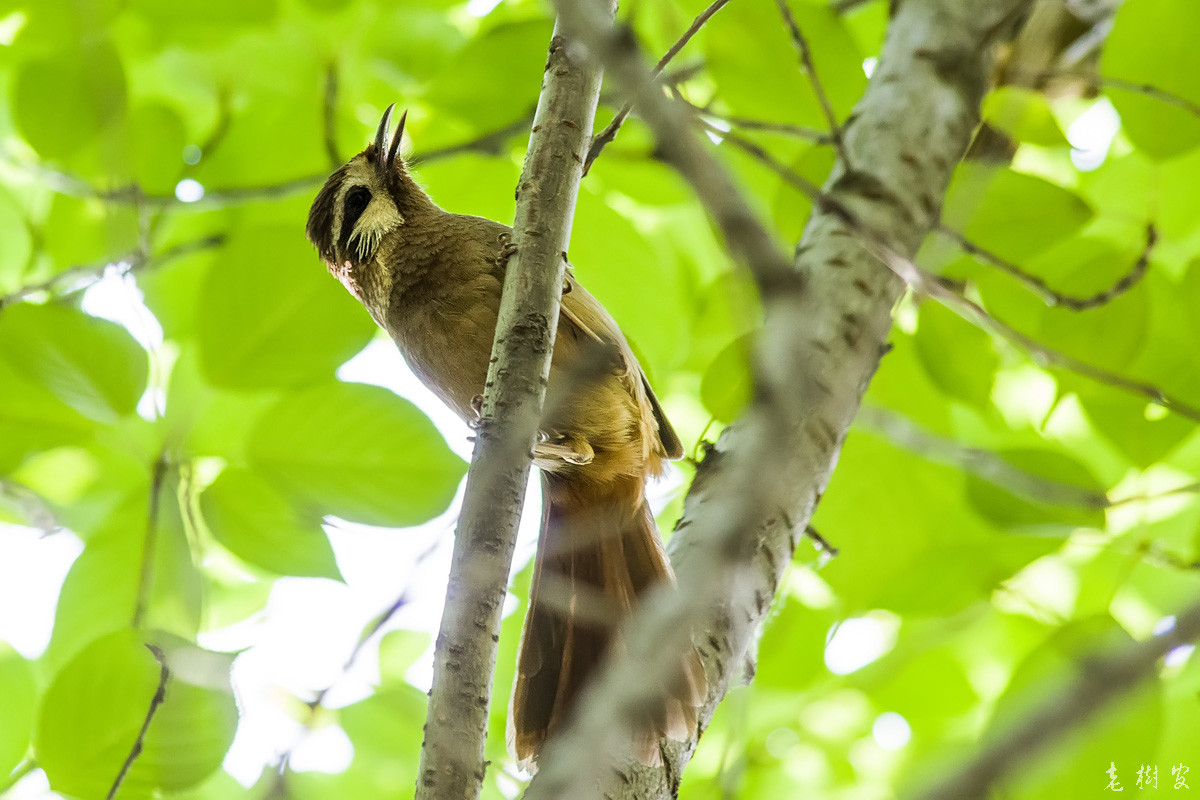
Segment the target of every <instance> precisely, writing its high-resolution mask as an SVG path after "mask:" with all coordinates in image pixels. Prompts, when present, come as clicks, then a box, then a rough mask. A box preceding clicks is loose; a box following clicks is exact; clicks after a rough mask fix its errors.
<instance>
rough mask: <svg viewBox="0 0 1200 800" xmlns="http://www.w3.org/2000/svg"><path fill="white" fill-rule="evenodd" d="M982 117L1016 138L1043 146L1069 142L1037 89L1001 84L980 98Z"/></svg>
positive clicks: (1063, 144) (1048, 103) (994, 126)
mask: <svg viewBox="0 0 1200 800" xmlns="http://www.w3.org/2000/svg"><path fill="white" fill-rule="evenodd" d="M983 120H984V122H986V123H988V124H989V125H991V126H992V127H993V128H995V129H997V130H1000V131H1003V132H1005V133H1007V134H1008V135H1009V136H1011V137H1012V138H1013V139H1016V140H1017V141H1018V142H1029V143H1030V144H1038V145H1043V146H1045V147H1066V146H1069V145H1070V142H1068V141H1067V136H1066V134H1065V133H1063V130H1062V128H1060V127H1059V125H1058V120H1057V119H1055V118H1054V112H1053V111H1051V109H1050V102H1049V100H1047V99H1046V95H1044V94H1042V93H1041V92H1034V91H1030V90H1029V89H1024V88H1021V87H1019V86H1001V87H999V88H997V89H996V90H995V91H993V92H992V93H991V94H989V95H988V96H987V97H986V98H984V101H983Z"/></svg>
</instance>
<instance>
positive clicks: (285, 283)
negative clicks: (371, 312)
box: [197, 224, 375, 389]
mask: <svg viewBox="0 0 1200 800" xmlns="http://www.w3.org/2000/svg"><path fill="white" fill-rule="evenodd" d="M200 303H201V306H202V307H203V308H205V309H206V310H207V313H206V314H205V315H204V316H202V317H200V318H199V319H198V320H197V341H198V343H199V346H200V363H201V365H202V366H203V368H204V373H205V375H206V376H207V377H208V378H209V379H210V380H211V381H212V382H213V383H214V384H216V385H217V386H228V387H231V388H239V389H248V388H262V387H270V386H292V385H295V384H302V383H311V382H313V381H316V380H319V379H321V378H323V377H325V378H327V377H331V376H332V375H333V372H334V370H336V369H337V368H338V367H339V366H341V364H342V363H344V362H345V361H347V360H349V358H350V357H351V356H353V355H354V354H355V353H357V352H358V351H359V350H361V349H362V348H363V347H365V346H366V344H367V342H368V341H370V340H371V337H372V336H374V334H375V325H374V323H373V322H372V321H371V318H370V316H368V314H367V313H366V312H365V311H364V310H363V309H362V307H361V306H359V305H358V304H357V303H356V302H354V300H353V299H352V298H350V297H349V296H348V295H347V294H346V292H345V291H344V290H342V289H341V287H339V286H338V285H337V283H336V282H335V281H334V280H333V279H331V278H330V277H329V275H328V274H327V273H326V271H325V269H324V268H323V267H322V266H321V265H320V263H319V262H318V261H317V259H316V258H315V257H314V255H313V253H312V250H311V248H310V247H309V246H308V244H307V243H306V242H305V241H304V234H303V231H302V230H300V227H299V225H298V224H297V226H296V227H295V228H294V229H290V228H283V227H270V228H253V229H249V230H244V231H240V232H238V233H237V234H235V235H234V237H233V238H232V240H231V241H230V243H229V245H228V246H227V247H226V248H225V249H224V251H223V253H222V255H221V257H220V258H219V259H218V260H217V261H216V262H215V263H214V264H213V266H212V268H211V269H210V270H209V271H208V274H207V275H206V276H205V278H204V283H203V286H202V288H201V295H200Z"/></svg>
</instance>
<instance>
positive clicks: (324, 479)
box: [249, 383, 466, 527]
mask: <svg viewBox="0 0 1200 800" xmlns="http://www.w3.org/2000/svg"><path fill="white" fill-rule="evenodd" d="M249 458H250V461H251V467H252V468H253V469H254V470H256V471H258V472H259V474H261V475H262V476H263V477H264V478H266V479H267V480H269V481H270V482H272V483H274V484H275V485H276V486H277V487H278V488H279V489H281V490H282V491H283V492H284V493H285V495H286V496H288V497H289V498H291V500H292V502H294V503H297V504H299V506H300V507H301V508H307V509H309V510H311V511H313V512H315V513H318V514H334V515H336V516H339V517H344V518H346V519H350V520H354V521H356V522H364V523H368V524H373V525H391V526H396V527H400V526H405V525H415V524H417V523H419V522H424V521H425V520H427V519H429V518H430V517H432V516H434V515H435V514H438V513H440V512H441V511H443V510H445V508H446V505H447V504H448V503H449V502H450V498H451V497H453V496H454V491H455V489H456V488H457V486H458V481H459V479H460V478H461V477H462V476H463V473H464V471H465V469H466V465H465V464H464V463H463V461H462V459H460V458H459V457H458V456H456V455H454V454H453V453H451V452H450V450H449V449H448V448H447V447H446V443H445V441H444V440H443V439H442V437H441V436H440V435H438V433H437V431H436V430H435V429H434V427H433V425H432V424H431V423H430V422H429V420H428V419H427V418H426V417H425V415H424V414H422V413H421V412H420V411H418V410H417V409H416V407H414V406H413V405H412V404H411V403H409V402H408V401H407V400H402V399H400V398H399V397H397V396H396V395H394V394H393V393H392V392H390V391H388V390H387V389H383V388H380V387H378V386H368V385H365V384H356V383H330V384H325V385H322V386H316V387H313V388H311V389H305V390H303V391H299V392H295V393H293V394H291V395H289V396H287V397H285V398H284V399H283V400H280V401H279V402H278V403H276V404H275V405H274V406H273V407H271V408H269V409H268V410H267V412H266V413H265V414H264V415H263V416H262V418H261V419H260V420H259V422H258V425H257V427H256V428H255V429H254V431H252V432H251V434H250V443H249Z"/></svg>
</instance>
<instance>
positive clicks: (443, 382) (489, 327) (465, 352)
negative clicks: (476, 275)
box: [389, 304, 496, 422]
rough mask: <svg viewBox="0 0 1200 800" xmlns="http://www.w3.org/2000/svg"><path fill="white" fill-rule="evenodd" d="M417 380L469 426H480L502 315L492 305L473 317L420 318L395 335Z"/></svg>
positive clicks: (476, 309)
mask: <svg viewBox="0 0 1200 800" xmlns="http://www.w3.org/2000/svg"><path fill="white" fill-rule="evenodd" d="M389 332H390V333H391V334H392V338H393V339H394V340H395V341H396V344H397V345H399V347H400V352H402V353H403V354H404V358H405V360H406V361H407V362H408V365H409V367H410V368H411V369H412V371H413V372H414V373H416V375H417V377H418V378H420V379H421V382H422V383H424V384H425V385H426V386H427V387H429V389H430V390H432V391H433V393H434V394H436V395H437V396H438V397H439V398H441V400H442V402H444V403H445V404H446V405H448V406H450V408H452V409H454V411H455V412H456V413H457V414H458V415H459V416H460V417H461V418H462V419H463V420H464V421H467V422H470V421H472V420H474V418H475V416H476V413H475V410H474V405H475V398H476V397H478V396H481V395H482V394H483V388H484V384H485V383H486V382H487V371H488V361H489V359H490V356H491V350H492V339H493V338H494V336H495V332H496V313H495V312H494V311H492V310H491V309H489V308H488V307H487V305H486V304H482V305H476V306H474V307H472V308H471V310H470V312H469V313H465V314H464V313H454V314H441V313H438V311H437V310H428V311H423V312H418V313H417V314H415V315H414V316H413V318H410V319H409V320H407V321H406V324H405V325H404V326H403V330H394V329H393V330H391V331H389Z"/></svg>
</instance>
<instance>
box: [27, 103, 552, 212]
mask: <svg viewBox="0 0 1200 800" xmlns="http://www.w3.org/2000/svg"><path fill="white" fill-rule="evenodd" d="M528 128H529V115H525V116H523V117H521V119H520V120H517V121H514V122H512V123H509V124H508V125H505V126H504V127H502V128H499V129H497V130H494V131H488V132H487V133H484V134H481V135H480V136H477V137H475V138H474V139H469V140H467V141H465V142H460V143H459V144H453V145H447V146H446V147H439V148H435V149H433V150H429V151H427V152H425V153H423V154H421V155H419V156H416V157H414V158H413V159H411V161H410V165H411V164H419V163H425V162H430V161H436V160H440V159H442V158H448V157H450V156H454V155H458V154H459V153H463V152H468V151H473V152H481V153H485V154H488V155H493V154H495V153H496V152H498V151H499V149H500V147H501V146H502V145H503V143H504V142H506V141H507V140H508V139H509V138H511V137H512V136H514V135H516V134H517V133H519V132H521V131H523V130H528ZM17 166H19V167H21V168H22V169H26V170H28V171H30V172H33V173H34V174H35V175H36V176H37V177H38V178H39V180H40V181H41V182H42V184H43V185H45V186H46V188H48V189H50V190H51V191H54V192H57V193H59V194H65V195H68V196H70V197H84V198H93V199H96V200H100V201H103V202H106V203H113V204H115V205H133V206H142V207H145V208H147V209H151V210H161V209H168V208H191V209H211V208H228V207H231V206H236V205H241V204H243V203H254V202H261V201H263V200H280V199H284V198H287V197H291V196H293V195H295V194H298V193H300V192H305V191H308V190H310V189H312V188H313V187H315V186H319V185H321V184H322V183H324V182H325V179H326V178H328V177H329V173H328V172H321V173H319V174H315V175H304V176H302V177H299V178H292V179H291V180H286V181H281V182H280V183H274V184H269V185H266V186H244V187H234V188H228V189H212V190H205V194H204V197H202V198H201V199H199V200H197V201H195V202H194V203H185V202H183V201H182V200H180V199H179V198H177V197H176V196H175V195H174V194H148V193H146V192H143V191H142V190H141V188H140V187H139V186H138V185H137V184H130V185H127V186H122V187H118V188H115V189H100V188H97V187H95V186H92V185H91V184H89V183H87V182H86V181H83V180H80V179H79V178H76V177H74V176H71V175H68V174H66V173H64V172H59V171H58V170H54V169H51V168H49V167H47V166H45V165H42V164H22V165H17Z"/></svg>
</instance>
